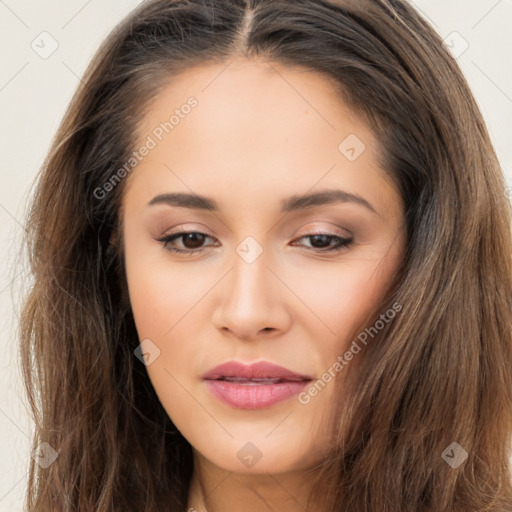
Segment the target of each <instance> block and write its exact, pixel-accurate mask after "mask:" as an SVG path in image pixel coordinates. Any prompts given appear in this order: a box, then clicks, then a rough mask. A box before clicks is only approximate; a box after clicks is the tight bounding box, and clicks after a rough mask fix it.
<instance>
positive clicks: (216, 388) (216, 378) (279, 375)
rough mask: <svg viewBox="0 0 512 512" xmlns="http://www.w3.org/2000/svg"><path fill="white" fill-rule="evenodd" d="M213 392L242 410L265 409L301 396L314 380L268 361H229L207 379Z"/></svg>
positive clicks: (211, 372)
mask: <svg viewBox="0 0 512 512" xmlns="http://www.w3.org/2000/svg"><path fill="white" fill-rule="evenodd" d="M203 380H204V381H206V385H207V386H208V389H209V390H210V392H211V393H212V394H213V395H214V396H215V397H216V398H217V399H219V400H221V401H222V402H224V403H226V404H228V405H230V406H232V407H235V408H238V409H261V408H264V407H270V406H271V405H273V404H275V403H278V402H281V401H282V400H286V399H287V398H289V397H291V396H293V395H295V394H297V393H300V391H301V390H302V389H303V388H304V387H305V386H306V385H307V384H308V382H310V381H311V380H313V378H312V377H311V376H309V375H304V374H299V373H295V372H293V371H291V370H288V369H287V368H284V367H282V366H278V365H275V364H272V363H269V362H268V361H260V362H257V363H253V364H251V365H245V364H243V363H240V362H238V361H228V362H226V363H223V364H221V365H219V366H216V367H215V368H212V369H211V370H210V371H208V372H207V373H206V374H204V375H203Z"/></svg>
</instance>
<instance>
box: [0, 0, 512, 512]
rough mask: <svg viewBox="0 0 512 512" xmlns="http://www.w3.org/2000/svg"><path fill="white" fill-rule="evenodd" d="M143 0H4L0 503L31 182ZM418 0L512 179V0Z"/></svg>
mask: <svg viewBox="0 0 512 512" xmlns="http://www.w3.org/2000/svg"><path fill="white" fill-rule="evenodd" d="M138 3H139V2H138V1H137V0H123V1H120V0H117V1H116V0H102V1H100V0H72V1H70V0H47V1H44V2H40V1H38V0H5V1H3V0H0V53H1V56H2V66H1V69H0V108H1V112H2V115H1V116H0V126H1V134H2V137H1V138H0V144H1V147H0V154H1V155H2V159H1V167H0V175H1V183H2V186H1V187H0V254H1V257H2V263H3V264H2V265H1V267H0V349H1V353H2V354H3V357H2V359H1V363H0V365H1V369H0V432H1V434H0V512H3V511H5V512H12V511H15V510H22V509H23V499H24V491H25V482H26V475H27V467H28V466H27V465H28V460H29V457H30V446H31V443H30V433H31V426H30V420H29V418H28V416H27V413H26V401H25V399H24V395H23V388H22V384H21V380H20V376H19V364H18V359H17V338H16V322H17V309H16V304H17V302H18V296H17V293H18V292H17V290H19V289H20V287H21V286H26V285H27V284H29V281H28V280H27V278H26V276H25V275H24V273H23V272H21V273H20V274H18V273H16V272H13V271H12V263H13V262H14V260H15V258H16V256H17V244H18V243H19V237H20V234H21V232H22V227H21V224H20V223H21V221H22V218H23V211H24V205H25V200H26V195H27V189H28V187H29V185H30V184H31V182H32V180H33V179H34V176H35V173H36V171H37V169H38V167H39V166H40V164H41V162H42V159H43V157H44V155H45V153H46V151H47V149H48V146H49V143H50V140H51V138H52V136H53V134H54V133H55V131H56V129H57V127H58V125H59V122H60V120H61V117H62V115H63V112H64V109H65V107H66V106H67V104H68V102H69V100H70V99H71V96H72V94H73V91H74V89H75V87H76V86H77V84H78V83H79V80H80V76H81V74H82V73H83V71H84V69H85V66H86V65H87V63H88V62H89V60H90V58H91V57H92V55H93V53H94V51H95V49H96V48H97V47H98V45H99V43H100V42H101V41H102V40H103V38H104V37H105V36H106V35H107V33H108V32H109V31H110V30H111V28H112V27H113V26H114V25H115V24H116V23H117V22H118V21H119V20H120V19H121V18H122V17H123V16H124V15H125V14H127V13H128V12H129V11H130V10H131V9H132V8H133V7H135V6H136V5H137V4H138ZM414 4H415V5H416V6H417V8H418V9H419V10H420V11H421V12H422V13H423V14H424V15H425V16H426V17H427V18H428V19H429V20H430V22H431V24H432V25H433V26H434V28H435V29H436V30H437V31H438V33H439V34H440V35H441V36H442V37H443V38H445V37H448V39H447V40H448V41H450V44H451V45H452V46H453V51H455V52H458V53H461V54H460V56H459V57H458V61H459V63H460V65H461V67H462V69H463V71H464V73H465V75H466V76H467V78H468V80H469V83H470V85H471V87H472V88H473V91H474V94H475V96H476V98H477V101H478V103H479V105H480V106H481V109H482V111H483V115H484V117H485V119H486V121H487V123H488V127H489V130H490V132H491V136H492V138H493V142H494V144H495V147H496V150H497V153H498V156H499V158H500V161H501V163H502V166H503V169H504V172H505V174H506V177H507V181H508V184H509V185H512V168H511V160H512V144H510V136H511V127H512V66H510V58H511V53H512V31H511V30H510V26H511V23H510V22H511V17H512V1H511V0H430V1H429V0H416V1H415V2H414ZM42 32H47V33H48V34H50V35H42V36H41V35H40V34H41V33H42ZM454 32H456V34H454ZM42 38H45V39H42ZM55 41H56V42H55ZM52 44H53V45H56V44H58V47H57V49H56V50H55V51H54V53H53V54H52V55H50V56H48V57H47V58H42V57H41V56H40V55H38V53H36V51H34V49H33V48H32V46H34V47H35V49H37V48H38V47H39V50H38V51H39V52H40V53H41V52H43V51H44V50H45V49H46V50H47V51H48V50H49V49H51V48H52V46H51V45H52ZM466 46H467V48H466ZM463 50H464V51H463ZM507 62H508V64H506V63H507ZM18 270H19V269H18Z"/></svg>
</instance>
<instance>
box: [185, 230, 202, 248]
mask: <svg viewBox="0 0 512 512" xmlns="http://www.w3.org/2000/svg"><path fill="white" fill-rule="evenodd" d="M188 242H192V245H189V244H188ZM183 243H184V245H185V247H187V248H188V249H197V248H198V247H201V244H202V243H203V235H202V234H201V233H188V234H187V235H185V239H184V240H183Z"/></svg>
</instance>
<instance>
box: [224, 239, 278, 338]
mask: <svg viewBox="0 0 512 512" xmlns="http://www.w3.org/2000/svg"><path fill="white" fill-rule="evenodd" d="M267 265H271V262H270V261H269V254H268V253H267V252H266V251H264V250H263V247H262V246H261V245H260V244H259V243H258V242H257V241H256V240H255V239H254V238H252V237H247V238H246V239H244V240H243V241H242V242H241V243H240V244H239V245H238V246H237V248H236V254H234V256H233V260H232V271H231V272H230V273H229V275H228V276H226V279H225V280H224V283H225V284H224V286H223V288H222V292H221V299H220V302H219V307H218V309H217V312H216V314H215V319H216V324H217V326H218V327H223V328H228V329H229V330H231V331H233V332H234V333H235V334H237V335H238V336H240V337H243V338H249V337H252V336H254V335H256V334H257V332H258V331H260V330H262V329H266V328H279V329H281V328H282V327H283V325H282V321H283V319H284V318H285V314H284V310H283V304H280V293H279V289H278V288H279V283H277V282H276V281H277V280H276V277H275V276H274V275H273V272H271V271H270V270H269V268H267Z"/></svg>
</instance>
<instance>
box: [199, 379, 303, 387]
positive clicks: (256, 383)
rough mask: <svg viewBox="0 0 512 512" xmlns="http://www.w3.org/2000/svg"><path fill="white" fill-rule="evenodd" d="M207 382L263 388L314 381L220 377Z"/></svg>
mask: <svg viewBox="0 0 512 512" xmlns="http://www.w3.org/2000/svg"><path fill="white" fill-rule="evenodd" d="M205 380H221V381H225V382H233V383H235V384H240V385H245V386H261V385H270V384H280V383H283V382H310V381H311V380H312V379H309V378H303V377H286V378H279V377H274V378H272V377H268V378H265V377H260V378H258V377H254V378H247V377H219V378H217V379H205Z"/></svg>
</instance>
